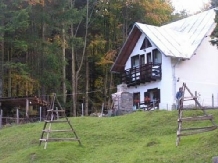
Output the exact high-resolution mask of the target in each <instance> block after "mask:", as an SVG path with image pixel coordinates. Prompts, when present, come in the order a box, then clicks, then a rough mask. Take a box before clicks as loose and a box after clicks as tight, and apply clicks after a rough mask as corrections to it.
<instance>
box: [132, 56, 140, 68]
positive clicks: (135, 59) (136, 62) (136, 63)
mask: <svg viewBox="0 0 218 163" xmlns="http://www.w3.org/2000/svg"><path fill="white" fill-rule="evenodd" d="M131 64H132V65H131V67H132V68H133V67H137V66H139V55H136V56H134V57H132V58H131Z"/></svg>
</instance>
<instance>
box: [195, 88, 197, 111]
mask: <svg viewBox="0 0 218 163" xmlns="http://www.w3.org/2000/svg"><path fill="white" fill-rule="evenodd" d="M195 97H197V91H195ZM195 108H197V103H196V101H195Z"/></svg>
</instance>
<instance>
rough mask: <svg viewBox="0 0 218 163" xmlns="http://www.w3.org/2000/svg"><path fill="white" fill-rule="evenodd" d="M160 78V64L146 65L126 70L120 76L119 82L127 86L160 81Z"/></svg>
mask: <svg viewBox="0 0 218 163" xmlns="http://www.w3.org/2000/svg"><path fill="white" fill-rule="evenodd" d="M161 76H162V71H161V63H148V64H144V65H140V66H138V67H134V68H130V69H126V70H125V71H124V72H123V73H122V74H121V82H122V83H126V84H127V86H135V85H140V84H141V83H146V82H151V81H156V80H160V79H161Z"/></svg>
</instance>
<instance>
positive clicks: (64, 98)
mask: <svg viewBox="0 0 218 163" xmlns="http://www.w3.org/2000/svg"><path fill="white" fill-rule="evenodd" d="M63 12H64V8H63ZM65 46H66V43H65V29H64V23H63V28H62V61H63V67H62V91H63V103H64V105H65V104H66V91H67V90H66V63H65V62H66V57H65V55H66V54H65V49H66V47H65Z"/></svg>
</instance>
